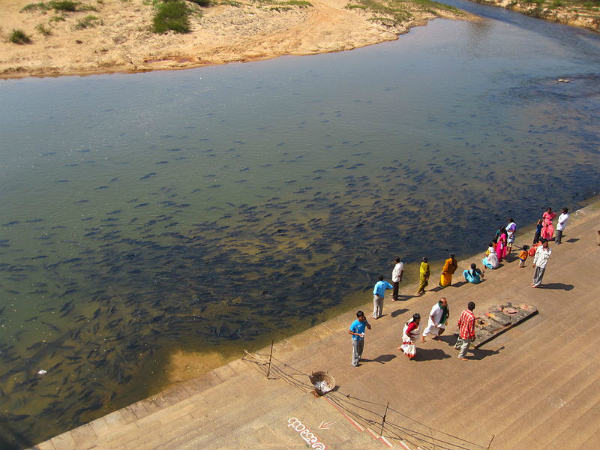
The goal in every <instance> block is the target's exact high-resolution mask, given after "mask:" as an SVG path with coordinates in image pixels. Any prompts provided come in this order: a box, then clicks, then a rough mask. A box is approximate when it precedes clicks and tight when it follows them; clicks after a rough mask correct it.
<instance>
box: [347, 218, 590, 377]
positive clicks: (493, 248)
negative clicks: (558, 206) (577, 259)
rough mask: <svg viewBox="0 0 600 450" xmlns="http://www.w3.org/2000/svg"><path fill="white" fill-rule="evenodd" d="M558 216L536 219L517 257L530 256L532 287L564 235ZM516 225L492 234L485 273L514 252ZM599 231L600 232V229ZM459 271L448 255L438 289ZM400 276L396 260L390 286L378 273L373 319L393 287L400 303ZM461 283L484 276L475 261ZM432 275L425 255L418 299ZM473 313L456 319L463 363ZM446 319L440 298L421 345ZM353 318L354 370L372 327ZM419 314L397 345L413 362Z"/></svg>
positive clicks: (471, 306) (445, 307)
mask: <svg viewBox="0 0 600 450" xmlns="http://www.w3.org/2000/svg"><path fill="white" fill-rule="evenodd" d="M555 217H556V213H554V212H553V211H552V208H548V209H547V210H546V211H545V212H544V213H543V215H542V218H541V219H540V220H539V221H538V223H537V226H536V232H535V236H534V238H533V246H532V247H531V249H530V248H529V246H528V245H523V246H522V247H521V251H520V253H519V255H518V259H519V267H520V268H523V267H525V261H526V260H527V258H528V256H533V266H534V267H535V271H534V275H533V283H532V285H531V286H532V287H538V286H539V285H540V284H541V282H542V279H543V277H544V272H545V270H546V264H547V263H548V259H549V258H550V255H551V253H552V251H551V250H550V248H549V246H548V242H549V241H551V240H554V241H555V242H556V244H561V240H562V235H563V231H564V229H565V227H566V225H567V221H568V219H569V210H568V209H567V208H563V210H562V214H561V215H560V216H559V218H558V223H557V227H556V237H554V224H553V222H552V221H553V219H554V218H555ZM516 230H517V224H516V222H515V221H514V219H513V218H510V219H509V220H508V224H507V225H506V226H501V227H500V228H499V229H498V231H497V232H496V236H495V237H494V239H493V240H492V241H491V242H490V244H489V247H488V249H487V251H486V255H485V257H484V258H483V260H482V263H483V265H484V266H485V267H487V268H488V269H496V268H498V267H499V266H500V262H502V260H503V259H506V258H507V257H508V256H509V255H510V254H511V252H512V247H513V245H514V243H515V237H516ZM599 233H600V231H599ZM457 268H458V263H457V261H456V258H455V255H454V254H450V255H449V257H448V259H446V260H445V261H444V265H443V266H442V273H441V276H440V282H439V285H440V286H441V287H446V286H450V285H451V284H452V277H453V275H454V273H455V272H456V269H457ZM403 274H404V264H403V263H402V261H401V260H400V258H396V259H395V265H394V269H393V271H392V283H393V284H390V283H388V282H387V281H385V280H384V276H383V275H380V276H379V279H378V281H377V283H376V284H375V287H374V288H373V318H374V319H379V318H380V317H381V316H382V313H383V300H384V297H385V291H386V290H387V289H392V292H393V293H392V300H393V301H398V300H399V294H398V291H399V286H400V282H401V281H402V276H403ZM462 275H463V277H464V279H465V281H466V282H468V283H474V284H477V283H480V282H481V281H482V280H483V278H484V273H483V271H481V270H480V269H478V268H477V265H476V264H475V263H473V264H471V266H470V269H466V270H464V271H463V273H462ZM430 276H431V269H430V266H429V262H428V260H427V258H426V257H423V259H422V261H421V264H420V265H419V287H418V290H417V295H423V294H424V293H425V287H427V285H428V283H429V277H430ZM474 309H475V303H473V302H469V304H468V305H467V309H465V310H464V311H463V312H462V313H461V315H460V319H459V321H458V329H459V337H458V340H457V342H456V345H455V347H456V348H457V349H458V350H460V352H459V355H458V357H459V358H460V359H463V360H464V359H466V358H465V355H466V352H467V350H468V349H469V346H470V343H471V342H472V341H473V340H474V339H475V315H474V313H473V310H474ZM449 315H450V312H449V309H448V302H447V300H446V298H445V297H442V298H441V299H440V300H439V301H438V302H437V303H436V304H435V305H433V307H432V308H431V312H430V314H429V319H428V323H427V327H426V328H425V330H424V332H423V336H422V338H421V339H422V342H425V336H428V335H433V339H437V337H438V336H440V335H441V334H442V333H443V332H444V330H445V328H446V325H447V323H448V317H449ZM356 316H357V319H356V320H355V321H354V322H353V323H352V325H351V326H350V329H349V333H350V334H351V335H352V339H353V355H352V365H354V366H358V365H359V361H360V358H361V355H362V351H363V347H364V333H365V328H367V329H371V325H370V324H369V322H368V321H367V319H366V317H365V314H364V313H363V311H358V312H357V313H356ZM420 321H421V316H420V315H419V314H418V313H415V314H413V316H412V317H411V319H410V320H409V321H408V322H406V323H405V325H404V328H403V330H402V345H401V346H400V347H398V349H399V350H402V351H403V352H404V354H405V355H407V356H408V357H409V358H411V359H412V358H413V357H414V356H415V354H416V347H415V342H416V340H417V338H418V335H419V324H420Z"/></svg>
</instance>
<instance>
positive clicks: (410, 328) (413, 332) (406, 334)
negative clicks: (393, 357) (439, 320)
mask: <svg viewBox="0 0 600 450" xmlns="http://www.w3.org/2000/svg"><path fill="white" fill-rule="evenodd" d="M419 322H421V315H420V314H419V313H415V314H413V316H412V318H411V319H410V320H409V321H408V322H406V324H404V329H403V330H402V345H401V346H400V347H398V350H402V352H404V354H405V355H406V356H408V359H413V358H414V357H415V355H416V354H417V348H416V347H415V342H416V341H417V338H418V337H419Z"/></svg>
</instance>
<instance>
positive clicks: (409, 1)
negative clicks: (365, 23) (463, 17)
mask: <svg viewBox="0 0 600 450" xmlns="http://www.w3.org/2000/svg"><path fill="white" fill-rule="evenodd" d="M355 1H356V3H351V4H349V5H348V6H346V8H348V9H363V10H367V11H370V12H372V13H374V14H375V16H374V17H372V18H371V19H370V20H371V21H373V22H378V23H381V24H383V25H385V26H389V27H392V26H396V25H398V24H400V23H402V22H404V21H406V20H409V19H410V18H411V17H412V12H414V11H428V12H431V13H432V14H435V12H436V10H445V11H452V12H454V13H456V14H459V13H460V11H459V10H458V9H456V8H454V7H453V6H448V5H444V4H442V3H438V2H436V1H432V0H355Z"/></svg>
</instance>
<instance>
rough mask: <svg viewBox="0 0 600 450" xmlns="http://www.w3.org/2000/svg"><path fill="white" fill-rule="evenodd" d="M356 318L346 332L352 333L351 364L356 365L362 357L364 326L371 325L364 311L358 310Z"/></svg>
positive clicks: (369, 327)
mask: <svg viewBox="0 0 600 450" xmlns="http://www.w3.org/2000/svg"><path fill="white" fill-rule="evenodd" d="M356 317H357V319H356V320H355V321H354V322H352V324H351V325H350V329H349V330H348V333H349V334H351V335H352V365H353V366H354V367H358V366H359V365H360V364H358V362H359V361H360V358H361V357H362V352H363V349H364V348H365V328H368V329H369V330H370V329H371V325H370V324H369V322H367V318H366V317H365V313H364V312H362V311H358V312H357V313H356Z"/></svg>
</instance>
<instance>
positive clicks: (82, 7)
mask: <svg viewBox="0 0 600 450" xmlns="http://www.w3.org/2000/svg"><path fill="white" fill-rule="evenodd" d="M98 3H101V1H98ZM51 10H54V11H57V12H58V11H61V12H76V11H98V9H97V8H96V7H95V6H92V5H86V4H83V3H80V2H75V1H73V0H52V1H50V2H47V3H44V2H39V3H29V4H28V5H25V6H24V7H23V8H22V9H21V12H32V11H44V12H45V11H51Z"/></svg>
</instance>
